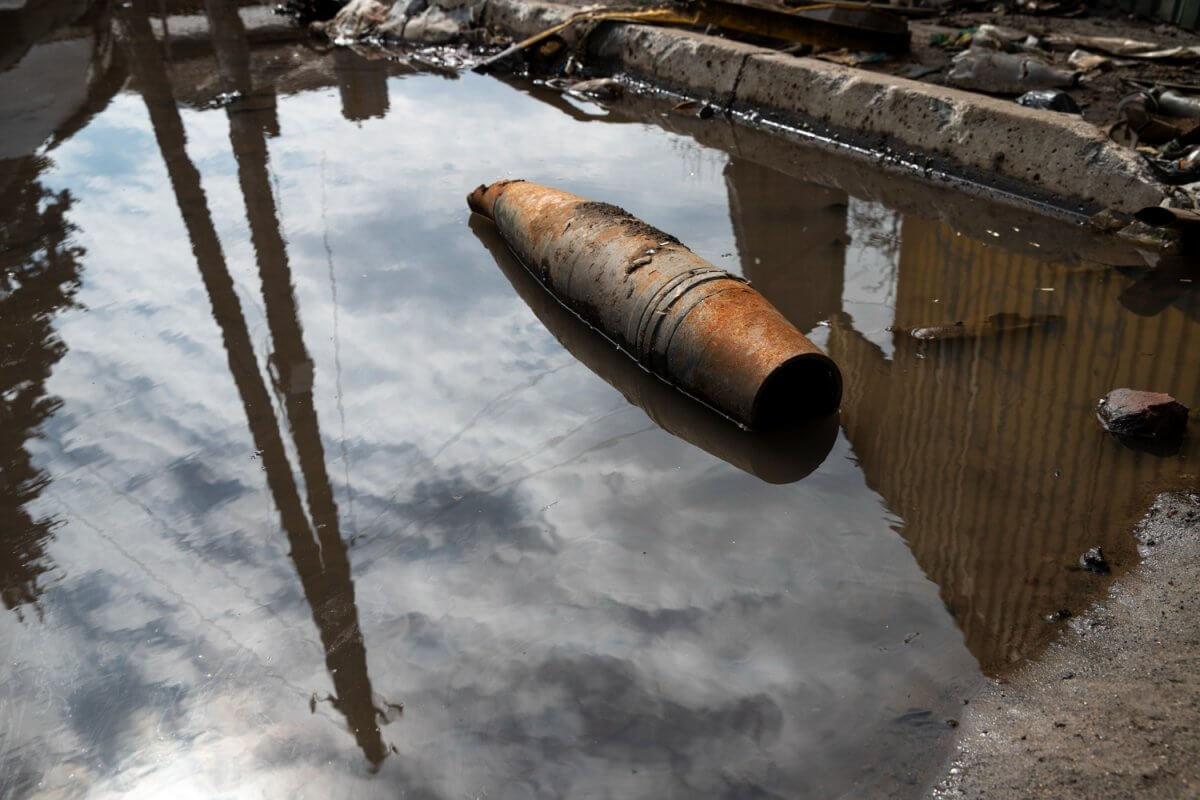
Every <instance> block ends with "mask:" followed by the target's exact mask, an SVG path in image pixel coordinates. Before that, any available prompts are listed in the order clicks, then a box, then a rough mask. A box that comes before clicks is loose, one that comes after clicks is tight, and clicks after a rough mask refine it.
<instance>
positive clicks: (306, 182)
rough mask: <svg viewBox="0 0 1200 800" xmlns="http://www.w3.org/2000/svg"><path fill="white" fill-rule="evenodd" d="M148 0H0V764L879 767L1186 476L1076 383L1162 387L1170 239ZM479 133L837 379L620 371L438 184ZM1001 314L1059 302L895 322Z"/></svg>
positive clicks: (25, 779) (212, 779)
mask: <svg viewBox="0 0 1200 800" xmlns="http://www.w3.org/2000/svg"><path fill="white" fill-rule="evenodd" d="M165 11H166V14H167V15H166V16H165V17H164V16H163V12H164V9H163V8H159V7H158V6H155V7H154V8H153V9H151V10H148V8H147V6H146V5H145V4H144V3H143V2H141V1H140V0H138V1H137V2H134V3H132V4H127V5H126V6H123V7H119V8H118V7H116V6H110V5H104V4H101V5H96V6H91V7H87V8H77V7H75V6H73V5H71V4H69V3H62V4H60V5H56V4H53V3H49V4H41V5H38V6H37V7H36V10H35V9H33V8H26V7H21V8H17V9H15V10H13V9H9V10H5V11H0V30H3V31H5V32H6V38H5V39H4V40H3V42H2V49H0V70H3V71H2V72H0V99H2V102H0V108H3V109H4V111H3V112H0V114H2V116H0V127H2V129H3V132H4V134H5V135H4V136H3V137H0V140H2V143H0V186H2V187H3V193H2V195H0V220H2V221H0V468H2V473H0V515H2V517H0V599H2V601H3V604H4V606H5V608H6V609H7V611H6V612H4V613H3V615H0V643H2V645H3V648H2V652H3V655H4V665H5V671H6V680H5V681H4V684H3V688H2V689H0V720H3V723H2V724H0V795H4V796H15V797H26V796H31V797H36V796H42V795H51V794H52V795H55V796H95V797H104V796H111V795H122V796H126V795H127V796H156V795H158V794H160V793H165V792H168V791H169V792H171V793H172V794H174V795H178V796H198V797H209V796H219V795H222V794H227V793H237V792H245V791H252V792H254V793H255V794H258V795H262V796H271V797H283V796H288V797H292V796H297V797H299V796H311V797H329V796H333V795H334V794H350V795H354V796H388V797H390V796H395V795H397V794H400V793H406V796H407V795H411V796H420V797H457V796H466V795H470V796H488V797H669V796H677V797H678V796H688V797H696V796H701V797H710V796H722V797H743V796H756V797H794V796H823V797H830V796H898V797H903V796H917V795H920V794H921V792H922V790H923V788H924V786H925V785H926V784H927V782H928V781H929V780H930V779H931V778H932V777H933V771H934V770H936V768H937V767H938V765H939V764H940V763H941V759H942V758H943V757H944V756H945V754H946V753H947V749H948V747H949V746H950V744H951V742H952V737H953V724H952V721H953V719H954V717H955V715H956V714H957V713H958V712H957V711H956V709H959V708H961V704H962V700H963V699H964V698H966V697H968V696H969V695H970V694H971V693H972V692H973V691H974V688H975V687H976V686H977V685H978V682H979V681H980V680H981V676H982V675H984V674H993V675H994V674H1000V673H1001V672H1003V671H1004V670H1005V669H1008V668H1010V667H1011V665H1013V664H1015V663H1019V662H1020V661H1021V660H1022V659H1025V658H1028V657H1030V656H1033V655H1036V653H1037V652H1038V651H1039V649H1040V648H1041V647H1043V646H1044V645H1045V643H1046V642H1047V641H1048V640H1049V639H1050V638H1052V637H1053V636H1054V635H1055V632H1056V630H1057V627H1056V625H1057V624H1058V623H1052V622H1048V621H1047V620H1046V617H1047V616H1054V615H1055V614H1056V612H1057V611H1059V610H1060V609H1068V610H1071V609H1076V610H1082V609H1083V608H1085V607H1086V605H1087V604H1089V603H1091V602H1093V601H1094V600H1096V599H1098V598H1099V597H1101V596H1102V593H1103V590H1104V588H1105V586H1106V585H1107V583H1106V581H1107V580H1109V578H1108V577H1105V576H1099V575H1096V574H1094V573H1091V572H1088V571H1086V570H1079V569H1071V567H1072V566H1073V565H1075V564H1076V563H1077V561H1078V558H1079V556H1080V555H1081V554H1082V553H1084V552H1085V551H1086V550H1087V549H1088V548H1090V547H1092V546H1095V545H1100V546H1102V547H1103V548H1104V551H1105V553H1106V554H1107V555H1108V558H1109V561H1110V562H1112V563H1113V564H1114V567H1115V571H1116V572H1117V573H1119V572H1120V571H1121V568H1122V567H1127V566H1128V565H1129V564H1130V563H1131V561H1132V559H1133V558H1134V557H1135V553H1134V551H1133V548H1132V547H1131V544H1130V542H1129V541H1127V537H1128V530H1129V528H1130V525H1131V523H1132V522H1133V520H1134V519H1135V518H1136V517H1137V516H1138V515H1139V514H1140V512H1141V510H1142V509H1143V508H1144V506H1145V504H1146V502H1147V501H1148V499H1149V497H1150V496H1151V495H1152V494H1153V493H1154V492H1155V491H1156V490H1158V489H1161V488H1170V487H1172V486H1177V485H1186V484H1187V483H1189V482H1194V481H1195V469H1194V467H1193V466H1192V465H1191V464H1192V461H1191V460H1189V459H1193V458H1194V446H1193V445H1191V444H1187V445H1185V447H1184V449H1183V450H1182V451H1181V452H1180V453H1178V454H1176V455H1174V456H1170V457H1161V456H1155V455H1152V454H1149V453H1145V452H1138V451H1135V450H1130V449H1127V448H1125V447H1123V446H1122V445H1121V444H1119V443H1117V442H1115V441H1113V440H1112V439H1110V438H1108V437H1107V436H1106V435H1104V434H1102V432H1100V430H1099V428H1098V425H1097V423H1096V421H1095V419H1094V416H1093V413H1092V408H1093V405H1094V403H1095V400H1096V398H1098V397H1099V396H1100V395H1102V394H1103V393H1105V392H1107V391H1108V390H1109V389H1111V388H1114V387H1116V386H1120V385H1132V386H1136V387H1141V388H1148V389H1155V390H1164V391H1169V392H1172V393H1173V394H1175V395H1176V396H1177V397H1179V398H1180V399H1181V400H1183V401H1184V402H1185V403H1186V402H1191V403H1192V404H1193V405H1194V404H1195V402H1196V401H1197V400H1198V399H1200V384H1198V381H1200V368H1198V367H1200V347H1197V344H1198V342H1197V337H1198V333H1197V331H1198V328H1197V309H1198V304H1197V295H1196V293H1195V290H1194V288H1193V287H1194V285H1195V284H1193V283H1190V282H1189V281H1190V274H1185V273H1180V274H1179V276H1176V279H1175V280H1173V281H1166V282H1164V281H1165V279H1164V278H1163V274H1167V273H1146V272H1145V271H1144V270H1113V269H1109V268H1098V267H1096V266H1095V265H1094V264H1093V262H1092V260H1089V259H1088V258H1083V259H1072V258H1071V257H1070V252H1069V251H1070V247H1069V246H1067V245H1065V244H1063V242H1062V241H1053V240H1054V239H1056V238H1057V237H1056V236H1045V235H1044V234H1043V233H1039V234H1037V235H1033V234H1031V233H1030V232H1029V231H1028V230H1024V231H1023V230H1015V229H1016V228H1018V227H1019V226H1016V225H1011V224H1007V223H1006V224H1004V225H1001V224H1000V222H1002V221H1004V220H1006V219H1007V217H1005V212H1003V211H1002V210H994V212H993V210H989V209H990V207H988V206H986V205H980V206H979V208H980V209H982V211H981V212H980V213H981V214H982V216H979V215H976V216H977V219H978V220H979V224H978V226H977V227H976V228H973V229H970V230H967V231H966V232H965V233H964V232H963V230H956V228H955V227H954V226H952V225H951V224H949V223H948V222H946V221H942V220H953V219H956V217H955V214H954V213H953V212H954V210H955V208H956V207H959V206H960V205H961V204H960V203H959V201H958V200H957V199H956V198H953V197H946V196H942V197H941V198H940V199H938V198H937V196H936V192H935V193H932V196H933V197H934V199H933V200H931V201H929V202H928V203H926V204H925V205H924V206H922V207H923V208H925V209H927V210H928V213H924V214H922V213H920V209H919V208H908V207H907V206H906V208H905V210H906V212H907V213H904V214H902V213H900V212H898V211H896V210H893V209H892V208H889V207H888V206H887V205H885V204H882V203H880V202H877V201H875V200H874V199H873V198H875V197H877V196H884V197H889V198H895V197H897V196H900V195H901V194H904V193H905V192H907V191H908V190H907V189H903V188H902V189H900V190H897V188H896V185H895V184H894V183H888V182H887V181H886V180H883V179H879V178H871V177H869V176H868V178H867V179H866V180H865V182H863V181H859V182H858V183H856V182H855V180H856V179H855V177H854V176H855V175H858V174H860V173H861V169H862V168H861V167H855V166H854V165H848V166H845V167H844V168H843V167H840V166H837V165H836V164H832V165H830V164H826V162H830V159H828V158H826V157H823V156H819V157H818V158H820V159H821V160H822V163H823V164H825V168H826V169H827V170H829V171H832V172H834V173H837V171H838V170H844V174H845V175H849V176H850V177H849V178H847V179H846V180H845V181H844V182H842V183H838V182H837V181H829V180H825V181H824V182H815V179H813V178H812V176H808V177H809V178H810V179H809V180H805V179H804V177H805V176H803V175H798V173H803V171H804V170H803V169H800V168H797V167H795V166H794V165H793V166H792V167H791V168H784V167H781V169H782V170H783V171H777V170H775V169H772V168H768V167H766V166H762V165H761V162H756V161H755V160H754V159H753V158H751V157H750V155H751V154H753V152H754V151H755V148H756V147H759V146H760V145H761V142H760V141H759V140H756V139H755V137H754V135H753V134H752V133H750V132H747V131H746V130H744V129H740V128H738V129H735V128H734V127H732V126H730V125H728V124H727V123H726V122H724V121H723V120H720V119H713V120H709V121H695V122H694V124H695V125H697V126H708V127H707V128H703V127H698V128H696V129H695V130H688V131H685V132H686V133H688V134H689V135H683V134H682V133H681V132H679V131H673V130H670V129H669V128H670V124H669V123H665V122H662V120H663V119H664V118H662V117H661V116H660V109H659V107H658V106H654V105H653V104H647V105H645V106H638V105H637V102H636V98H635V102H633V103H632V104H631V105H627V106H624V107H620V108H616V109H614V110H612V111H611V112H606V111H604V110H603V109H600V108H598V107H591V106H588V107H586V108H585V107H582V106H575V105H568V104H566V103H565V102H564V101H562V100H561V99H560V98H558V97H557V96H556V95H551V94H548V93H547V92H545V91H544V90H540V89H538V88H537V87H533V86H530V85H524V84H520V85H517V86H508V85H505V84H503V83H500V82H496V81H493V80H491V79H486V78H479V77H476V76H468V77H465V78H463V79H461V80H457V81H448V80H446V79H445V77H444V76H441V75H430V74H419V73H416V72H415V71H414V69H413V68H411V67H409V66H407V65H405V64H404V63H402V62H396V61H385V60H370V59H363V58H360V57H359V56H357V55H355V54H353V53H350V52H348V51H345V50H337V51H332V52H318V51H315V50H312V49H311V48H310V47H309V46H308V45H307V44H305V43H303V42H300V41H288V40H286V39H281V38H280V35H279V34H280V30H281V29H282V27H283V26H282V25H281V23H280V22H279V21H278V20H275V21H272V19H271V18H270V17H269V15H267V14H265V10H264V9H261V8H260V9H254V8H249V9H245V10H244V12H243V15H242V16H240V17H239V15H238V14H237V13H236V10H235V9H234V7H233V6H231V5H229V4H228V3H227V2H224V0H210V1H209V2H208V3H206V4H204V6H203V7H199V6H197V7H194V8H193V7H185V6H180V7H179V8H178V9H174V7H173V6H170V4H168V7H166V8H165ZM255 14H258V16H255ZM264 20H265V21H264ZM51 67H53V68H51ZM668 107H669V106H668ZM564 111H565V112H567V113H563V112H564ZM655 121H658V122H660V123H662V124H661V125H655V124H647V123H648V122H655ZM680 124H682V123H680ZM687 124H693V123H691V122H689V123H687ZM663 126H665V127H666V128H668V129H666V130H665V129H664V127H663ZM691 136H694V137H695V138H691ZM730 142H732V144H730ZM796 152H799V151H796ZM763 160H768V161H769V160H771V159H765V158H764V159H763ZM776 166H780V164H778V163H776ZM855 170H858V172H855ZM839 174H841V173H839ZM502 177H525V178H529V179H531V180H538V181H540V182H542V183H546V184H549V185H555V186H561V187H562V188H564V189H568V190H570V191H575V192H577V193H579V194H582V195H584V196H587V197H590V198H593V199H596V200H598V201H603V202H613V203H616V204H619V205H620V206H621V207H623V208H627V209H629V210H630V212H631V213H633V214H635V215H637V216H638V217H640V218H642V219H645V220H647V222H648V223H650V224H653V225H655V226H660V227H662V228H663V229H664V230H667V231H670V232H671V233H672V234H673V235H676V236H678V237H679V238H680V240H681V241H683V242H685V243H687V244H688V245H689V246H691V247H692V248H693V249H695V250H696V251H697V252H698V253H700V254H702V255H703V256H704V257H706V258H708V259H709V260H711V261H713V262H714V263H716V264H718V265H719V266H721V267H724V268H727V269H730V270H733V271H740V272H741V273H742V274H744V275H745V276H746V277H747V278H749V279H750V280H752V281H753V284H754V285H755V286H756V287H757V288H758V289H759V290H760V291H762V292H763V293H764V294H765V295H766V296H767V297H768V298H769V299H770V300H772V302H774V303H775V304H776V305H777V306H778V307H779V308H780V310H781V311H783V312H784V314H785V315H787V316H788V317H789V318H790V319H791V320H792V321H793V322H794V323H795V324H796V325H797V326H798V327H799V328H801V329H802V330H803V331H805V332H810V333H811V335H812V336H813V337H814V338H815V339H817V340H818V341H819V342H820V343H821V344H822V345H823V346H824V347H825V348H826V350H827V351H828V352H829V354H830V355H831V356H833V357H834V358H835V359H836V360H837V361H838V362H839V363H840V365H841V366H842V370H843V373H844V375H845V378H846V396H845V400H844V403H843V408H842V411H841V414H840V415H839V416H838V417H837V418H836V419H835V420H834V421H832V423H831V426H830V425H826V426H824V427H822V426H821V425H816V426H813V427H812V428H811V429H804V430H801V431H798V432H796V433H794V434H789V435H794V436H796V437H798V438H794V439H782V438H781V439H778V440H775V441H763V440H761V439H755V438H754V437H749V436H748V435H746V434H743V432H740V431H737V430H736V429H732V428H729V427H724V426H723V421H721V420H719V419H714V418H713V417H712V416H711V415H710V413H709V412H707V410H705V409H703V408H699V407H697V406H695V404H692V403H691V402H690V401H687V400H686V399H684V398H682V397H679V396H676V395H674V394H673V393H671V392H670V391H665V392H664V387H663V386H662V385H661V384H658V383H657V382H655V381H653V379H650V382H649V383H647V382H646V380H647V376H645V375H644V374H640V373H639V372H638V371H637V370H636V369H634V370H633V371H632V372H631V371H630V369H629V364H628V363H626V362H623V361H621V360H620V359H621V357H620V355H619V354H617V353H615V352H612V351H611V348H610V346H609V345H607V343H604V342H603V341H602V340H598V339H596V338H595V337H594V335H593V334H592V332H591V331H589V330H587V329H586V328H583V327H581V326H580V325H579V324H578V321H577V320H574V319H573V318H571V317H570V315H564V314H562V313H561V309H560V308H558V307H557V306H555V305H554V304H553V303H550V302H548V301H547V298H546V297H545V296H544V295H542V294H539V291H540V288H539V287H537V286H536V284H533V285H531V284H529V282H528V281H527V280H525V278H526V277H527V276H523V273H522V272H521V271H520V268H519V265H516V264H515V263H514V262H512V261H511V259H510V258H508V257H507V255H506V254H505V253H504V252H503V250H502V248H500V247H498V246H497V243H496V241H495V240H494V238H490V234H489V231H488V230H487V228H486V226H483V225H480V224H479V221H478V220H476V221H473V222H472V223H471V225H468V220H467V214H466V209H465V207H464V206H463V203H462V197H463V195H464V194H465V193H466V191H467V190H468V189H469V188H470V187H472V186H475V185H478V184H479V183H481V182H490V181H492V180H495V179H498V178H502ZM872 180H876V181H877V183H872V182H871V181H872ZM834 185H840V186H856V187H858V188H855V189H854V190H853V191H850V192H847V191H846V190H844V189H842V188H831V186H834ZM913 191H914V192H916V191H917V190H913ZM939 202H940V203H941V204H942V206H941V208H944V209H947V211H946V213H941V212H940V211H938V209H939V206H938V203H939ZM893 205H900V204H899V203H893ZM992 213H994V214H995V220H996V222H995V224H993V222H992V217H991V216H990V215H991V214H992ZM1048 230H1051V231H1053V230H1055V229H1054V228H1053V227H1051V228H1049V229H1048ZM1062 230H1063V236H1062V239H1063V241H1066V240H1070V239H1071V237H1074V236H1077V234H1076V233H1075V232H1068V231H1067V230H1066V229H1065V228H1064V229H1062ZM1031 237H1032V238H1031ZM1045 253H1052V254H1053V259H1052V260H1043V259H1044V254H1045ZM498 266H499V268H497V267H498ZM1170 274H1174V273H1170ZM514 289H515V291H514ZM556 309H557V310H556ZM996 314H1013V315H1020V316H1021V317H1022V318H1039V317H1041V316H1045V315H1054V316H1055V317H1057V318H1060V319H1058V320H1057V321H1056V324H1055V325H1053V326H1036V327H1030V328H1023V329H1020V330H1013V331H1008V332H1002V333H1000V334H998V335H994V336H987V337H981V338H970V337H958V338H954V339H952V340H949V341H931V342H926V341H919V340H917V339H914V338H913V337H911V336H909V335H908V334H907V331H910V330H912V329H913V328H918V327H930V326H938V325H955V324H956V323H957V322H958V321H960V320H985V319H989V318H992V317H993V316H994V315H996ZM614 359H615V360H614Z"/></svg>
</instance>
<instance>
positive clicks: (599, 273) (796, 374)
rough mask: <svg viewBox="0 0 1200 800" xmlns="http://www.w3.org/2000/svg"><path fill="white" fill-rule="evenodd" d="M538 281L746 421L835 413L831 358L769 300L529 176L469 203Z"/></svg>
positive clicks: (675, 379)
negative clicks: (497, 232)
mask: <svg viewBox="0 0 1200 800" xmlns="http://www.w3.org/2000/svg"><path fill="white" fill-rule="evenodd" d="M467 204H468V205H469V206H470V207H471V210H472V211H475V212H477V213H479V214H483V215H484V216H486V217H489V218H491V219H492V220H493V221H494V222H495V223H496V227H497V228H498V230H499V231H500V235H501V236H502V237H503V238H504V241H505V243H506V244H507V245H508V247H509V249H511V250H512V251H513V253H514V254H516V256H517V257H518V258H519V259H520V260H521V261H522V262H524V264H525V266H526V268H527V269H529V271H530V272H532V273H533V275H534V277H536V278H537V279H538V280H539V281H540V282H541V284H542V285H543V286H545V287H546V289H548V290H549V291H550V292H551V293H552V294H553V295H555V296H556V297H557V298H558V299H559V300H560V301H562V302H563V304H565V305H566V306H567V307H568V308H570V309H571V310H572V311H574V312H575V313H576V314H578V315H579V316H580V317H581V318H582V319H583V320H584V321H585V322H587V323H588V324H590V325H592V326H593V327H595V328H596V329H597V330H599V331H600V332H601V333H602V334H603V335H604V336H606V337H607V338H609V339H610V340H612V341H613V342H615V343H616V344H617V346H619V347H620V348H621V349H622V350H624V351H625V352H626V353H628V354H629V355H630V356H632V357H633V358H634V359H636V360H637V361H638V362H639V363H640V364H641V365H642V366H644V367H645V368H646V369H648V370H650V371H651V372H653V373H655V374H656V375H658V376H660V377H662V378H664V379H665V380H667V381H668V382H670V383H672V384H674V385H675V386H677V387H678V388H679V389H681V390H683V391H684V392H686V393H687V394H689V395H691V396H692V397H695V398H696V399H698V400H700V401H701V402H704V403H706V404H707V405H709V406H711V407H712V408H714V409H716V410H717V411H719V412H721V413H722V414H725V415H726V416H728V417H730V418H731V419H733V420H734V421H736V422H738V423H739V424H741V425H744V426H746V427H749V428H770V427H777V426H779V425H781V424H783V423H787V422H790V421H792V420H795V419H797V418H801V417H812V416H822V415H827V414H831V413H833V412H834V411H836V410H837V408H838V404H839V403H840V402H841V396H842V376H841V372H840V371H839V370H838V368H837V365H836V364H834V363H833V361H832V360H830V359H829V357H828V356H826V355H825V354H824V353H822V352H821V351H820V350H819V349H817V347H816V345H814V344H813V343H812V342H810V341H809V340H808V339H807V338H805V336H804V334H802V333H800V331H798V330H796V328H795V327H794V326H793V325H792V324H791V323H789V322H788V321H787V320H786V319H785V318H784V317H783V315H782V314H780V313H779V312H778V311H777V310H776V309H775V307H774V306H772V305H771V304H770V303H769V302H768V301H767V300H766V298H764V297H763V296H762V295H760V294H759V293H758V292H756V291H755V290H754V289H752V288H750V286H749V285H747V283H746V282H745V281H744V280H742V279H741V278H739V277H737V276H736V275H731V274H730V273H728V272H725V271H724V270H722V269H718V268H717V267H715V266H713V265H712V264H710V263H708V262H707V261H705V260H704V259H702V258H700V257H699V256H697V255H696V254H695V253H693V252H692V251H691V250H688V249H687V248H686V247H684V246H683V245H682V244H680V243H679V241H678V240H677V239H676V238H675V237H673V236H670V235H668V234H665V233H663V232H662V231H659V230H657V229H655V228H653V227H651V226H650V225H647V224H646V223H645V222H642V221H641V220H639V219H637V218H636V217H633V216H631V215H630V214H629V213H627V212H626V211H624V210H622V209H620V208H617V207H616V206H612V205H608V204H607V203H595V202H591V201H589V200H586V199H584V198H582V197H579V196H577V195H573V194H570V193H568V192H562V191H559V190H557V189H551V188H549V187H546V186H539V185H538V184H535V183H529V182H527V181H497V182H496V183H493V184H492V185H491V186H480V187H479V188H478V189H476V190H475V191H473V192H472V193H471V194H470V196H469V197H468V198H467Z"/></svg>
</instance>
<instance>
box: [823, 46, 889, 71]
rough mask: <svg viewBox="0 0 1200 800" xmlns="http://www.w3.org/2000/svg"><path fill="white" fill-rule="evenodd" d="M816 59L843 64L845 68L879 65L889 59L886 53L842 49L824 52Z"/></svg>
mask: <svg viewBox="0 0 1200 800" xmlns="http://www.w3.org/2000/svg"><path fill="white" fill-rule="evenodd" d="M816 57H817V58H819V59H821V60H822V61H832V62H833V63H835V64H844V65H846V66H847V67H858V66H861V65H863V64H879V63H882V62H884V61H887V60H888V59H889V58H891V56H890V55H888V54H887V53H868V52H864V51H855V52H851V51H850V50H847V49H846V48H844V47H843V48H842V49H840V50H826V51H824V52H821V53H817V54H816Z"/></svg>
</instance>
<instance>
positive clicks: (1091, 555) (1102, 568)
mask: <svg viewBox="0 0 1200 800" xmlns="http://www.w3.org/2000/svg"><path fill="white" fill-rule="evenodd" d="M1079 566H1081V567H1083V568H1084V569H1086V570H1087V571H1088V572H1095V573H1097V574H1100V575H1107V574H1108V573H1109V572H1110V571H1111V570H1110V568H1109V566H1108V560H1107V559H1105V558H1104V548H1102V547H1100V545H1096V546H1095V547H1092V548H1090V549H1089V550H1088V551H1087V552H1086V553H1084V554H1083V555H1081V556H1080V557H1079Z"/></svg>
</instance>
